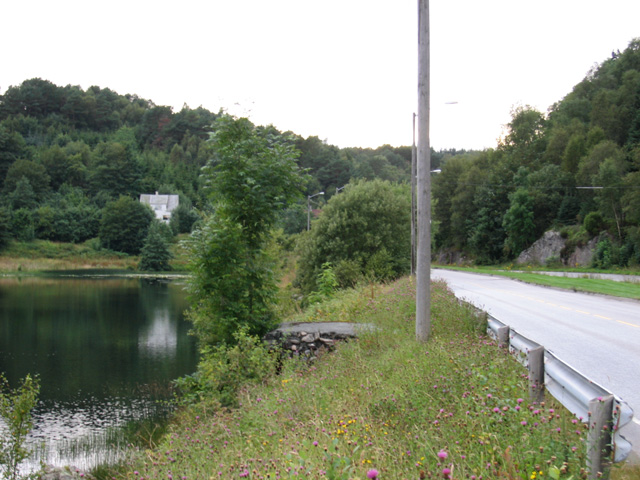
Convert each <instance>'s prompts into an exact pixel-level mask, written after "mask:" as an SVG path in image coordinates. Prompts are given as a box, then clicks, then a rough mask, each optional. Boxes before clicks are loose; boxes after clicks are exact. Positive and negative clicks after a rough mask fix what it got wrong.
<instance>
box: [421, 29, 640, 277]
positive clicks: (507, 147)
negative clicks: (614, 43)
mask: <svg viewBox="0 0 640 480" xmlns="http://www.w3.org/2000/svg"><path fill="white" fill-rule="evenodd" d="M441 170H442V171H441V173H440V174H439V175H435V176H434V177H433V198H434V205H435V206H434V219H435V221H436V229H435V230H436V234H435V249H436V250H440V251H441V252H443V251H445V252H446V251H449V252H454V251H455V252H464V253H466V254H467V255H469V256H470V257H471V258H475V259H476V260H477V261H479V262H484V263H496V262H501V261H509V260H511V259H513V258H514V257H515V256H517V255H518V254H519V253H520V252H521V251H522V250H523V249H525V248H527V247H529V246H530V245H531V244H532V243H533V242H534V241H535V240H536V239H538V238H539V237H540V236H541V235H542V234H543V233H544V232H545V231H547V230H549V229H551V228H555V229H559V230H560V231H561V233H562V234H563V236H564V237H566V238H567V248H565V250H564V251H563V253H562V257H564V258H560V259H557V260H558V261H562V260H566V258H567V257H568V256H569V255H570V254H571V251H572V248H573V247H575V246H577V245H580V244H581V243H584V242H586V241H587V240H589V239H590V238H593V237H594V236H598V235H600V242H601V244H602V245H601V246H600V247H599V248H598V249H597V255H596V259H595V263H596V266H603V267H608V266H614V265H619V266H626V265H637V264H638V263H640V39H635V40H633V41H631V42H630V44H629V46H628V48H627V49H626V50H625V51H624V52H622V53H621V52H619V51H617V52H613V53H612V55H611V58H608V59H607V60H605V61H604V62H602V63H601V64H599V65H597V66H595V67H594V68H592V69H591V71H590V72H589V73H588V74H587V76H586V77H585V78H584V79H583V80H582V81H581V82H580V83H578V84H577V85H576V86H575V87H574V88H573V90H572V91H571V92H570V93H569V94H567V95H566V96H565V97H564V98H563V99H562V100H561V101H559V102H557V103H555V104H553V105H552V106H551V107H550V108H549V111H548V112H547V113H546V114H543V113H541V112H539V111H536V110H535V109H533V108H530V107H528V106H520V107H516V108H514V109H513V111H512V119H511V122H510V123H509V125H508V132H507V134H506V135H505V136H504V138H502V139H501V140H500V141H499V143H498V145H497V147H496V148H495V149H489V150H485V151H483V152H474V153H471V154H464V155H456V156H453V157H452V158H449V159H448V160H447V161H446V162H445V163H444V164H443V165H442V167H441Z"/></svg>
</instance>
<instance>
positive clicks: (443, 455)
mask: <svg viewBox="0 0 640 480" xmlns="http://www.w3.org/2000/svg"><path fill="white" fill-rule="evenodd" d="M448 456H449V454H448V453H447V452H445V451H444V450H440V451H439V452H438V458H441V459H442V460H444V459H445V458H447V457H448Z"/></svg>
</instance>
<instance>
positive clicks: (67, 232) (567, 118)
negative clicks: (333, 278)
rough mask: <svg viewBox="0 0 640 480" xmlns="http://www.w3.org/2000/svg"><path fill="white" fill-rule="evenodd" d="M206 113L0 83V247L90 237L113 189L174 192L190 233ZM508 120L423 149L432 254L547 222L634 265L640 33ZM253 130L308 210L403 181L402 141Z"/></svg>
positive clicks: (639, 219)
mask: <svg viewBox="0 0 640 480" xmlns="http://www.w3.org/2000/svg"><path fill="white" fill-rule="evenodd" d="M220 115H221V112H218V113H213V112H210V111H208V110H206V109H205V108H202V107H199V108H195V109H193V108H190V107H188V106H187V105H184V106H183V108H182V109H181V110H180V111H179V112H174V111H173V109H172V108H171V107H167V106H159V105H155V104H154V103H153V102H152V101H151V100H146V99H142V98H140V97H138V96H136V95H121V94H118V93H116V92H114V91H112V90H109V89H108V88H100V87H97V86H93V87H90V88H88V89H87V90H83V89H82V88H80V87H78V86H72V85H67V86H64V87H61V86H57V85H54V84H53V83H51V82H49V81H47V80H43V79H39V78H34V79H30V80H26V81H24V82H23V83H22V84H21V85H19V86H11V87H9V88H8V89H7V91H6V93H5V94H4V95H2V96H0V190H1V192H2V195H1V197H0V198H1V200H0V246H2V245H3V244H6V243H7V242H8V241H9V240H10V239H11V238H15V239H18V240H30V239H33V238H40V239H49V240H53V241H63V242H74V243H79V242H84V241H87V240H90V239H94V238H98V237H100V232H101V225H102V223H103V220H104V218H105V217H106V216H108V215H105V211H106V210H108V211H110V212H113V211H114V209H116V211H117V209H118V208H121V209H125V207H126V205H125V203H123V201H122V200H120V198H121V197H123V196H124V197H129V198H131V199H137V198H138V196H139V195H140V194H142V193H153V192H156V191H158V192H160V193H174V194H179V195H180V204H181V206H180V211H179V212H177V214H176V215H174V218H173V220H172V229H173V232H174V233H179V232H188V231H190V230H191V228H192V226H193V225H194V223H195V222H196V221H197V220H198V219H199V218H201V217H203V216H204V214H206V212H207V209H208V208H210V207H208V206H207V205H208V203H207V195H206V185H205V184H204V182H203V180H202V178H203V177H202V176H201V170H202V167H204V166H205V165H206V164H207V162H208V161H209V160H210V159H211V157H212V146H211V142H209V141H208V140H209V137H210V134H211V131H212V128H213V125H214V123H215V120H216V119H217V118H219V117H220ZM508 127H509V128H508V132H507V134H506V135H505V137H504V138H502V139H501V140H500V142H499V143H498V145H497V146H496V147H495V148H494V149H488V150H484V151H481V152H480V151H471V152H465V151H456V150H450V151H439V152H435V151H433V150H432V168H433V169H437V168H441V173H439V174H436V175H433V200H434V201H433V204H434V229H433V230H434V232H435V236H434V251H440V252H462V253H463V254H465V255H467V256H468V257H469V258H472V259H475V260H476V261H478V262H484V263H495V262H500V261H508V260H510V259H512V258H514V257H515V256H516V255H517V254H518V253H519V252H520V251H521V250H523V249H524V248H526V247H528V246H529V245H531V243H532V242H533V241H535V240H536V239H537V238H539V237H540V236H541V235H542V234H543V233H544V232H545V231H547V230H549V229H550V228H556V229H560V230H561V231H562V233H563V235H564V236H565V237H566V238H568V239H569V246H571V245H578V244H580V243H581V242H586V241H587V240H588V239H589V238H592V237H594V236H598V235H600V238H601V241H600V243H601V246H600V247H599V249H598V252H599V253H598V262H600V266H611V265H629V264H638V263H640V39H636V40H633V41H632V42H631V43H630V44H629V47H628V48H627V49H626V50H625V51H624V52H622V53H621V52H619V51H618V52H614V53H612V55H611V58H608V59H606V60H605V61H604V62H602V63H601V64H599V65H597V66H596V67H594V68H593V69H592V70H591V71H590V72H589V73H588V75H587V76H586V77H585V79H584V80H583V81H582V82H580V83H579V84H577V85H576V86H575V87H574V88H573V91H572V92H570V93H569V94H568V95H566V96H565V97H564V98H563V99H562V100H561V101H558V102H557V103H556V104H554V105H552V106H551V107H550V108H549V110H548V112H546V113H542V112H539V111H536V110H535V109H532V108H530V107H528V106H520V107H516V108H514V110H513V112H512V120H511V123H510V124H509V125H508ZM258 130H259V131H260V132H262V133H263V134H264V135H269V134H270V133H277V134H283V135H284V136H285V137H286V138H287V139H288V140H287V141H289V142H291V143H292V144H293V146H295V148H296V149H297V150H298V151H299V158H298V164H299V166H300V167H302V168H303V169H305V170H306V171H307V173H308V174H309V179H310V180H309V182H308V183H307V185H306V194H308V195H313V194H315V193H318V192H321V191H323V192H325V194H324V196H320V197H316V198H315V199H314V201H316V203H315V204H314V205H315V206H316V207H315V208H319V207H320V206H322V204H323V203H325V202H327V201H328V200H329V199H330V198H331V197H332V195H335V193H336V192H337V190H338V189H339V188H341V187H343V186H344V185H346V184H347V183H349V182H350V181H352V180H354V181H355V180H361V179H365V180H372V179H379V180H387V181H391V182H399V183H405V182H408V181H409V178H410V163H411V147H410V146H404V147H391V146H389V145H383V146H381V147H379V148H377V149H363V148H342V149H340V148H338V147H336V146H333V145H329V144H327V143H326V142H323V141H322V140H320V139H319V138H318V137H316V136H311V137H308V138H303V137H301V136H299V135H296V134H295V133H293V132H278V131H277V130H276V129H275V128H274V127H272V126H267V127H258ZM118 200H120V203H118ZM127 208H128V207H127ZM306 208H307V204H306V199H303V200H301V202H300V203H299V204H298V205H297V206H294V207H292V208H289V209H288V210H287V211H286V212H284V213H283V214H282V215H281V217H280V220H279V225H280V226H281V227H282V228H283V229H284V231H285V233H288V234H291V233H297V232H300V231H302V230H304V229H305V228H306V221H307V218H306ZM145 221H146V220H145ZM111 228H112V229H113V226H112V227H111ZM602 232H606V233H607V234H606V235H605V234H603V233H602ZM109 244H110V243H109V242H108V241H106V242H105V241H103V242H102V246H103V247H104V246H109ZM111 248H113V247H111ZM141 248H142V246H141V245H138V246H134V247H133V248H128V251H129V252H135V251H136V250H139V249H141ZM566 253H567V255H568V254H569V253H570V248H568V249H567V252H566Z"/></svg>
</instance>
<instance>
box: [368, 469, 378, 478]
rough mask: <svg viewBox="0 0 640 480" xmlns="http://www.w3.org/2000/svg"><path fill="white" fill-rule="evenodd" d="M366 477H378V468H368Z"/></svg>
mask: <svg viewBox="0 0 640 480" xmlns="http://www.w3.org/2000/svg"><path fill="white" fill-rule="evenodd" d="M367 478H371V479H372V480H375V479H376V478H378V470H376V469H375V468H372V469H371V470H369V471H368V472H367Z"/></svg>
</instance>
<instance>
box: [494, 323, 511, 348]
mask: <svg viewBox="0 0 640 480" xmlns="http://www.w3.org/2000/svg"><path fill="white" fill-rule="evenodd" d="M497 335H498V346H499V347H508V346H509V327H507V326H502V327H498V332H497Z"/></svg>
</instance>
